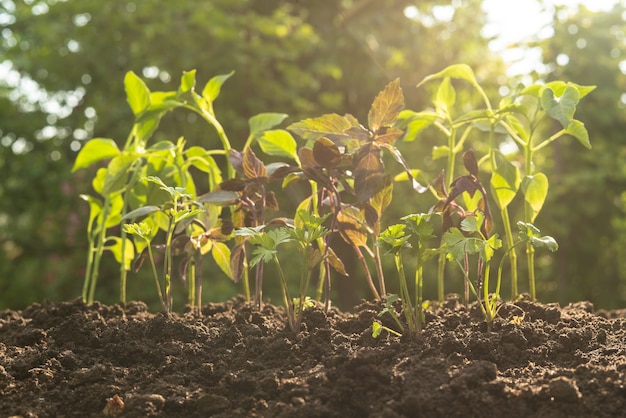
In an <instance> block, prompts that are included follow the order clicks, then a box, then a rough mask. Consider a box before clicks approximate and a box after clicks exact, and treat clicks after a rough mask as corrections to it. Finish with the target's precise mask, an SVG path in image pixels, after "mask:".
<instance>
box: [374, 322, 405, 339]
mask: <svg viewBox="0 0 626 418" xmlns="http://www.w3.org/2000/svg"><path fill="white" fill-rule="evenodd" d="M383 331H387V332H388V333H390V334H393V335H395V336H397V337H402V334H400V333H399V332H397V331H394V330H393V329H391V328H389V327H386V326H384V325H383V324H381V323H380V322H378V321H374V322H373V323H372V338H378V337H379V336H380V333H381V332H383Z"/></svg>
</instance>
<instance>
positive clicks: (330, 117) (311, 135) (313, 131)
mask: <svg viewBox="0 0 626 418" xmlns="http://www.w3.org/2000/svg"><path fill="white" fill-rule="evenodd" d="M351 127H352V124H351V123H350V121H348V119H346V118H345V117H343V116H340V115H337V114H336V113H331V114H327V115H323V116H320V117H318V118H313V119H304V120H302V121H300V122H296V123H292V124H291V125H289V126H288V127H287V129H288V130H290V131H291V132H294V133H295V134H297V135H299V136H300V137H302V138H303V139H305V140H307V141H312V140H316V139H317V138H320V137H322V136H325V137H327V138H329V139H330V140H331V141H337V140H341V139H346V138H348V135H346V134H345V131H346V130H348V129H350V128H351Z"/></svg>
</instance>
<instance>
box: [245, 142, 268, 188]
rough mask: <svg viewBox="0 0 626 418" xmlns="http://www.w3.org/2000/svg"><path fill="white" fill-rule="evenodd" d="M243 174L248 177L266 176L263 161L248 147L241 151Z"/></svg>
mask: <svg viewBox="0 0 626 418" xmlns="http://www.w3.org/2000/svg"><path fill="white" fill-rule="evenodd" d="M242 169H243V174H244V175H245V176H246V178H248V179H251V180H252V179H262V178H265V177H267V171H266V169H265V165H264V164H263V161H261V160H259V159H258V157H257V156H256V155H255V154H254V152H253V151H252V149H251V148H250V147H248V148H246V149H245V150H244V152H243V164H242Z"/></svg>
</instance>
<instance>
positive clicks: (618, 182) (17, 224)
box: [0, 0, 626, 309]
mask: <svg viewBox="0 0 626 418" xmlns="http://www.w3.org/2000/svg"><path fill="white" fill-rule="evenodd" d="M485 3H486V1H485ZM491 3H493V2H491ZM539 4H540V5H541V3H539ZM544 6H545V7H544V10H545V13H546V14H547V16H548V19H547V21H548V23H547V27H545V28H543V29H544V30H541V31H538V32H537V33H536V34H535V35H534V36H531V37H528V38H525V39H521V40H519V42H518V43H515V44H510V45H505V48H506V50H502V46H501V47H500V49H494V45H495V42H497V41H498V40H497V39H494V38H493V36H494V35H493V31H488V30H484V27H485V25H486V24H487V23H488V21H487V11H486V10H485V8H484V7H483V1H482V0H453V1H451V2H450V1H436V0H420V1H417V0H327V1H320V0H263V1H261V0H257V1H254V0H212V1H206V0H202V1H200V0H179V1H176V2H173V1H172V2H168V1H159V0H135V1H128V0H107V1H101V0H20V1H18V0H0V43H1V48H0V309H3V308H14V309H19V308H23V307H24V306H26V305H28V304H30V303H32V302H35V301H42V300H43V299H46V298H47V299H50V300H55V301H59V300H67V299H72V298H75V297H77V296H79V295H80V290H81V286H82V280H83V274H84V265H85V260H86V251H87V241H86V234H85V225H86V221H87V216H88V212H87V211H88V207H87V204H86V203H84V202H83V201H82V200H80V199H79V194H80V193H91V185H90V179H91V178H92V176H93V172H90V171H88V170H81V171H79V172H77V173H74V174H71V172H70V171H71V167H72V164H73V162H74V159H75V157H76V155H77V152H78V151H79V150H80V148H81V147H82V146H83V145H84V143H85V142H86V141H88V140H89V139H91V138H93V137H107V138H113V139H115V140H116V141H119V143H121V144H123V142H124V140H125V138H126V136H127V135H128V131H129V130H130V127H131V126H132V120H133V119H132V118H133V117H132V113H131V111H130V109H129V108H128V106H127V104H126V100H125V94H124V88H123V78H124V74H125V73H126V72H127V71H130V70H132V71H135V72H136V73H137V74H139V75H140V76H142V78H144V79H145V80H146V82H147V83H148V85H149V87H150V88H151V89H153V90H174V89H176V87H177V85H178V81H179V77H180V75H181V73H182V71H184V70H190V69H197V70H198V78H199V84H200V85H203V84H204V83H205V82H206V81H207V80H208V79H209V78H211V77H212V76H214V75H217V74H224V73H228V72H230V71H231V70H234V71H235V75H234V76H233V77H232V78H231V79H229V80H228V81H227V83H226V84H225V85H224V88H223V89H222V94H221V96H220V98H219V99H218V102H217V103H216V111H217V114H218V117H219V119H220V120H221V122H222V124H223V125H224V127H225V128H226V130H227V132H228V135H229V137H230V139H231V141H232V142H233V146H234V147H235V148H238V147H239V148H240V147H241V146H242V145H243V143H244V141H245V139H246V137H247V126H248V125H247V120H248V118H249V117H251V116H253V115H255V114H257V113H260V112H283V113H287V114H289V119H288V120H287V121H286V123H291V122H295V121H297V120H299V119H302V118H305V117H314V116H318V115H321V114H324V113H329V112H337V113H341V114H343V113H351V114H353V115H355V116H357V117H358V118H360V119H363V120H364V119H365V118H366V115H367V111H368V109H369V105H370V103H371V101H372V99H373V98H374V97H375V95H376V94H377V92H378V91H380V90H381V89H382V88H383V87H384V86H385V85H386V84H387V83H388V82H389V81H391V80H393V79H395V78H396V77H399V78H400V80H401V84H402V87H403V89H404V93H405V97H406V102H407V107H408V108H411V109H414V110H421V109H423V108H424V107H427V106H428V103H429V102H430V99H431V97H430V93H429V90H428V89H417V88H416V87H415V86H416V84H417V83H418V82H419V81H420V80H421V79H422V78H423V77H424V76H426V75H428V74H431V73H435V72H437V71H439V70H440V69H442V68H443V67H445V66H447V65H450V64H455V63H466V64H469V65H470V66H472V67H473V69H474V71H475V73H476V74H477V77H478V79H479V82H480V83H481V84H482V85H483V86H484V87H485V89H486V90H487V91H488V92H489V95H490V97H491V98H492V101H494V102H495V103H497V100H498V97H499V95H501V94H506V93H507V92H508V91H510V89H512V88H514V87H515V86H516V85H517V84H518V83H520V82H523V83H529V82H536V81H550V80H554V79H560V80H565V81H573V82H576V83H578V84H584V85H596V86H597V90H596V91H594V92H593V93H592V94H591V95H589V96H588V97H586V98H585V99H584V100H583V102H582V103H581V104H580V105H579V110H578V112H577V116H576V117H577V119H579V120H581V121H583V122H584V123H585V125H586V127H587V129H588V131H589V132H590V135H591V142H592V145H593V150H592V151H587V150H585V149H584V148H583V147H582V146H580V144H578V143H577V141H576V140H574V139H572V138H565V139H562V140H559V141H556V142H555V143H554V144H553V145H552V146H551V147H549V149H548V151H547V152H546V153H545V154H544V156H543V160H542V161H541V164H542V167H543V168H542V170H543V171H544V172H546V174H547V175H548V177H549V179H550V193H549V197H548V201H547V202H546V204H545V206H544V209H543V211H542V213H541V214H540V215H539V218H538V219H537V221H536V224H537V226H539V227H540V228H541V230H542V232H543V233H545V234H549V235H552V236H554V237H555V238H556V239H557V240H558V241H559V243H560V246H561V247H560V250H559V251H558V252H557V253H555V254H550V255H549V256H547V257H541V258H540V259H539V260H538V264H539V265H538V288H537V289H538V296H539V298H540V299H541V300H543V301H546V302H550V301H557V302H560V303H567V302H570V301H576V300H583V299H585V300H590V301H592V302H593V303H594V304H595V305H596V307H599V308H607V309H612V308H618V307H624V306H626V193H625V192H626V164H625V162H626V134H625V133H626V113H625V109H624V107H625V106H626V76H625V74H626V5H625V4H624V3H620V2H616V3H615V6H614V7H613V8H612V9H610V10H606V11H590V10H588V9H586V8H585V7H579V8H571V7H554V6H553V5H544ZM511 13H513V12H511ZM543 16H546V15H545V14H544V15H543ZM500 45H501V43H500ZM511 51H516V53H515V54H512V55H511V56H513V57H518V58H520V59H523V58H524V57H530V56H532V57H534V59H535V62H534V65H533V66H532V71H531V70H529V71H527V72H525V73H523V74H515V73H514V72H512V70H511V69H512V68H520V67H519V65H517V67H516V64H519V62H518V63H515V62H512V61H511V60H510V59H508V60H506V61H505V60H504V59H503V57H504V56H506V53H507V52H511ZM157 135H158V136H159V137H162V138H166V139H170V140H175V139H176V138H178V137H179V136H181V135H184V136H185V138H186V139H187V141H188V144H190V145H193V144H198V145H202V146H204V147H207V148H210V147H211V145H212V144H215V145H216V146H217V145H218V144H219V142H218V139H217V137H216V136H215V135H214V132H212V131H211V130H210V128H208V127H207V125H205V124H204V123H202V122H200V121H196V119H195V118H194V117H193V115H190V114H189V113H185V112H180V113H176V112H174V113H172V114H169V115H168V116H166V118H165V119H164V121H163V122H162V124H161V127H160V129H159V131H158V134H157ZM442 140H443V138H441V137H440V136H439V135H438V134H437V132H436V131H434V130H433V131H432V132H430V131H426V132H425V134H424V137H423V138H422V139H421V140H419V141H416V142H413V143H411V144H410V147H409V146H408V145H404V144H402V145H401V149H402V151H403V153H404V154H405V155H406V156H407V158H408V159H409V161H410V163H411V166H414V167H416V168H419V167H422V166H428V167H430V168H433V162H432V161H431V159H430V148H431V147H432V145H433V144H437V143H438V141H439V142H440V141H442ZM435 172H436V171H435ZM397 200H398V201H399V200H402V201H403V203H402V206H399V207H394V211H393V212H392V213H391V216H400V215H404V214H408V213H411V212H415V211H416V209H419V208H420V207H422V208H421V210H424V208H426V209H427V208H428V206H429V205H430V204H432V201H428V202H418V201H417V198H416V200H415V201H414V200H412V199H402V198H400V199H397ZM394 220H395V219H389V220H388V222H393V221H394ZM524 264H525V263H523V262H522V263H520V265H521V266H523V265H524ZM102 271H103V272H102V273H101V279H100V282H99V287H98V290H97V295H96V296H97V298H98V299H100V300H102V301H103V302H106V303H115V302H116V301H117V295H118V294H119V288H118V280H117V277H118V268H117V266H116V265H115V262H114V260H113V259H112V257H110V258H105V260H104V266H103V269H102ZM521 277H522V278H523V277H524V276H523V274H522V275H521ZM129 280H130V282H129V297H130V298H132V299H142V300H147V301H149V302H150V303H157V302H156V300H155V299H154V297H155V290H154V287H153V283H152V281H151V279H149V278H144V277H143V276H142V275H141V274H140V275H131V277H130V278H129ZM391 280H392V279H391V278H388V281H391ZM426 280H427V283H426V286H427V288H426V296H427V297H434V293H433V292H434V290H433V289H434V287H433V286H434V277H433V278H432V279H430V282H429V278H428V277H427V278H426ZM178 287H181V286H178ZM335 288H336V289H338V290H339V291H337V290H336V291H335V293H334V296H333V299H334V301H335V303H336V304H338V305H340V306H341V307H343V308H349V307H351V306H353V304H354V303H356V302H357V301H358V300H359V298H361V297H369V295H368V294H367V289H366V287H365V286H364V281H363V280H360V279H359V278H358V277H356V278H351V279H343V278H337V279H336V282H335ZM450 290H451V291H456V292H459V291H461V289H460V288H458V289H455V288H451V289H450ZM521 290H525V287H524V282H522V288H521ZM238 292H240V289H239V288H238V286H237V285H236V284H233V283H230V282H229V280H228V279H227V278H226V277H224V276H223V275H221V274H220V273H219V272H218V271H217V270H215V271H214V272H209V273H207V277H205V295H204V300H223V299H225V298H228V297H230V296H232V295H234V294H237V293H238ZM266 294H267V291H266ZM270 295H271V293H270ZM154 306H158V304H157V305H154Z"/></svg>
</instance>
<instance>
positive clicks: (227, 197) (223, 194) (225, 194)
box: [196, 190, 239, 206]
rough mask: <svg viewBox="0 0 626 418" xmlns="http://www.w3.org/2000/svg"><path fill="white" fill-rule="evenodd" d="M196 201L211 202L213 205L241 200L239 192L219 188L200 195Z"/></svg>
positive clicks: (230, 203) (226, 204)
mask: <svg viewBox="0 0 626 418" xmlns="http://www.w3.org/2000/svg"><path fill="white" fill-rule="evenodd" d="M196 201H198V202H200V203H210V204H213V205H224V206H229V205H234V204H235V203H237V202H238V201H239V193H237V192H231V191H228V190H217V191H215V192H209V193H206V194H203V195H202V196H199V197H198V198H197V199H196Z"/></svg>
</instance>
